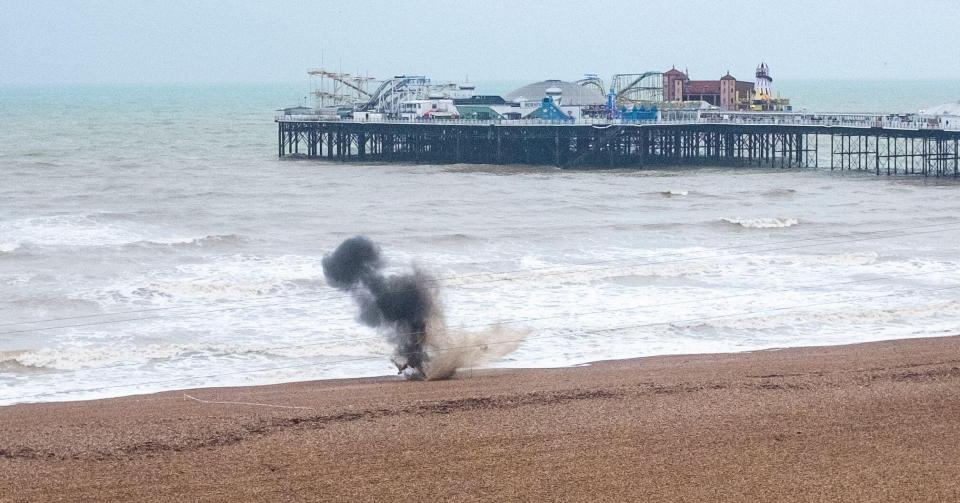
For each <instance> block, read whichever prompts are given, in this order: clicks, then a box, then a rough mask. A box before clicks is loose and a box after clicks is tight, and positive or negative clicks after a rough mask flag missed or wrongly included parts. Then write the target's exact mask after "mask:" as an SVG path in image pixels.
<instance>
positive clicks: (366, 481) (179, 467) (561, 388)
mask: <svg viewBox="0 0 960 503" xmlns="http://www.w3.org/2000/svg"><path fill="white" fill-rule="evenodd" d="M0 425H2V427H0V487H2V488H3V489H2V492H0V501H51V500H56V501H303V500H318V501H347V500H351V501H494V500H496V501H561V500H562V501H644V500H647V501H650V500H656V501H957V500H960V337H943V338H935V339H913V340H901V341H890V342H880V343H869V344H859V345H849V346H835V347H816V348H797V349H783V350H775V351H760V352H751V353H737V354H718V355H685V356H664V357H654V358H641V359H634V360H622V361H610V362H599V363H596V364H593V365H590V366H584V367H576V368H564V369H546V370H539V369H530V370H489V371H476V372H473V373H466V375H461V376H459V377H458V378H456V379H452V380H448V381H438V382H408V381H403V380H401V379H399V378H376V379H357V380H338V381H321V382H304V383H295V384H285V385H276V386H261V387H250V388H218V389H197V390H187V391H179V392H167V393H159V394H154V395H144V396H133V397H124V398H116V399H109V400H97V401H86V402H70V403H54V404H29V405H17V406H12V407H4V408H0Z"/></svg>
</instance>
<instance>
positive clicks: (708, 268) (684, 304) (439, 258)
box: [0, 86, 960, 404]
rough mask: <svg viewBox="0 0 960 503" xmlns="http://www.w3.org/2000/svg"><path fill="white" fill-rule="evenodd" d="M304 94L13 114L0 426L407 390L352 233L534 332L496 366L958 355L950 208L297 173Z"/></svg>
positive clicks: (836, 183)
mask: <svg viewBox="0 0 960 503" xmlns="http://www.w3.org/2000/svg"><path fill="white" fill-rule="evenodd" d="M296 92H297V90H296V89H295V88H292V87H284V86H221V87H156V88H142V87H141V88H72V89H16V90H9V89H8V90H6V92H5V93H4V94H3V95H2V97H0V110H3V112H4V120H3V121H2V124H0V177H2V181H3V183H2V185H0V404H10V403H16V402H20V401H44V400H62V399H71V398H93V397H103V396H115V395H124V394H132V393H140V392H150V391H157V390H162V389H172V388H184V387H196V386H220V385H245V384H262V383H271V382H282V381H291V380H306V379H318V378H335V377H352V376H369V375H382V374H389V373H392V371H393V367H392V366H391V364H390V363H389V361H388V360H387V358H386V356H385V355H387V354H388V353H389V348H387V347H386V346H385V345H384V344H383V343H381V342H380V341H379V340H378V339H377V337H376V334H375V333H374V332H372V331H371V330H370V329H367V328H364V327H362V326H360V325H359V324H357V323H355V322H354V321H353V306H352V305H351V302H350V300H349V299H348V298H345V297H344V296H343V295H342V294H340V293H338V292H336V291H334V290H332V289H330V288H328V287H327V286H326V285H325V284H324V282H323V279H322V272H321V268H320V262H319V260H320V258H321V257H322V255H323V254H324V253H325V252H328V251H330V250H331V249H332V248H333V247H335V246H336V245H337V244H338V243H339V242H340V241H342V240H343V239H344V238H346V237H349V236H352V235H354V234H358V233H363V234H367V235H369V236H371V237H372V238H373V239H375V240H377V241H378V242H379V243H380V244H381V245H382V246H383V248H384V252H385V254H386V255H387V256H389V257H390V258H391V259H392V264H394V265H395V266H397V267H401V266H404V265H406V264H408V263H410V261H413V260H415V261H417V262H418V263H419V264H420V265H422V266H424V267H426V268H427V269H428V270H430V271H432V272H433V273H434V274H435V275H436V276H438V277H440V278H447V279H446V280H444V281H443V284H444V288H443V301H444V305H445V309H446V313H447V316H448V319H449V322H450V324H451V325H454V326H462V327H466V328H479V327H483V326H485V325H486V324H490V323H494V322H505V323H508V324H509V325H510V326H516V327H522V328H529V329H530V330H531V333H530V335H529V337H528V339H527V340H526V341H525V342H524V343H523V344H522V345H521V346H520V349H519V350H518V351H516V352H515V353H513V354H512V355H511V356H509V357H508V358H507V359H505V360H503V361H501V362H498V363H497V364H496V365H498V366H507V367H529V366H557V365H572V364H578V363H583V362H588V361H594V360H600V359H610V358H622V357H633V356H643V355H655V354H668V353H694V352H714V351H741V350H753V349H761V348H773V347H785V346H798V345H811V344H838V343H847V342H857V341H869V340H879V339H889V338H899V337H918V336H930V335H947V334H953V333H957V332H958V331H960V296H958V294H960V253H958V252H960V240H958V237H960V218H958V215H960V211H958V210H960V197H958V193H960V192H958V191H960V185H958V184H955V183H938V182H936V181H932V180H929V181H923V180H906V179H894V180H888V179H883V178H880V179H877V178H874V177H870V176H851V175H846V176H843V175H839V174H832V173H817V172H797V171H765V170H756V169H739V170H729V169H709V168H705V169H704V168H698V169H692V168H691V169H672V170H659V171H612V172H610V171H607V172H563V171H557V170H553V169H529V168H521V167H492V166H473V165H455V166H411V165H341V164H330V163H325V162H313V161H281V160H277V159H276V158H275V157H274V155H275V145H274V143H273V142H274V141H275V134H276V133H275V129H274V125H273V123H272V122H271V116H272V108H273V107H275V106H278V105H283V104H287V102H288V101H289V97H290V96H296V94H295V93H296ZM496 273H500V274H496ZM608 329H609V330H608ZM260 370H262V371H260ZM254 371H255V372H254Z"/></svg>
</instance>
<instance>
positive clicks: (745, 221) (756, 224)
mask: <svg viewBox="0 0 960 503" xmlns="http://www.w3.org/2000/svg"><path fill="white" fill-rule="evenodd" d="M720 220H721V221H723V222H726V223H728V224H734V225H739V226H740V227H745V228H748V229H774V228H780V227H793V226H794V225H799V224H800V220H798V219H796V218H726V217H724V218H721V219H720Z"/></svg>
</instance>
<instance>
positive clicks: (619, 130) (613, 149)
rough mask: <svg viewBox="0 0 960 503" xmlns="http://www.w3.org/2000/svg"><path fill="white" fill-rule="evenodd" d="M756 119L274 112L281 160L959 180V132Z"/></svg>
mask: <svg viewBox="0 0 960 503" xmlns="http://www.w3.org/2000/svg"><path fill="white" fill-rule="evenodd" d="M762 119H763V120H760V121H757V120H751V121H747V120H744V118H743V116H737V117H734V118H725V119H702V118H701V119H696V120H688V121H676V122H665V121H658V122H643V123H640V122H636V123H631V122H624V121H616V120H608V121H605V120H597V119H595V120H590V121H579V122H549V121H527V120H515V121H506V120H504V121H475V120H474V121H466V120H433V121H422V122H411V121H377V122H358V121H352V120H335V119H333V120H331V119H322V118H318V117H315V116H279V117H277V124H278V132H277V134H278V136H277V141H278V154H279V155H280V157H284V156H291V155H296V156H305V157H308V158H326V159H331V160H339V161H380V162H390V161H402V162H417V163H478V164H531V165H552V166H559V167H570V168H589V167H599V168H616V167H637V168H642V167H648V166H679V165H720V166H765V167H784V168H820V169H837V170H857V171H869V172H873V173H876V174H877V175H881V174H885V175H901V174H915V175H923V176H936V177H942V176H951V177H958V176H960V130H946V129H939V128H937V127H931V125H930V124H929V123H921V122H909V123H902V122H895V121H889V120H886V119H884V118H883V117H881V116H876V117H867V116H852V115H851V116H841V115H830V116H823V115H816V116H813V115H807V116H804V115H799V114H792V115H791V114H785V115H783V116H775V115H774V116H771V115H767V116H765V117H763V118H762Z"/></svg>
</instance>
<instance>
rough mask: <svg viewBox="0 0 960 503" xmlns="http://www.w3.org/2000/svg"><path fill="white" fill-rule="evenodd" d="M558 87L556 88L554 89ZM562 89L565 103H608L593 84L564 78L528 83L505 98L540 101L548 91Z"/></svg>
mask: <svg viewBox="0 0 960 503" xmlns="http://www.w3.org/2000/svg"><path fill="white" fill-rule="evenodd" d="M552 88H556V89H552ZM557 89H559V90H560V94H561V95H562V96H563V104H564V105H573V106H579V105H603V104H604V103H606V100H605V99H604V97H603V95H602V94H600V91H598V90H597V88H596V87H593V86H581V85H578V84H577V83H576V82H566V81H563V80H544V81H541V82H534V83H533V84H527V85H525V86H523V87H521V88H519V89H515V90H514V91H512V92H510V93H508V94H507V95H506V96H504V98H506V99H507V101H517V100H519V99H524V100H529V101H540V100H542V99H543V98H544V97H545V96H547V94H548V93H547V91H548V90H549V91H551V92H555V91H556V90H557Z"/></svg>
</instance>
